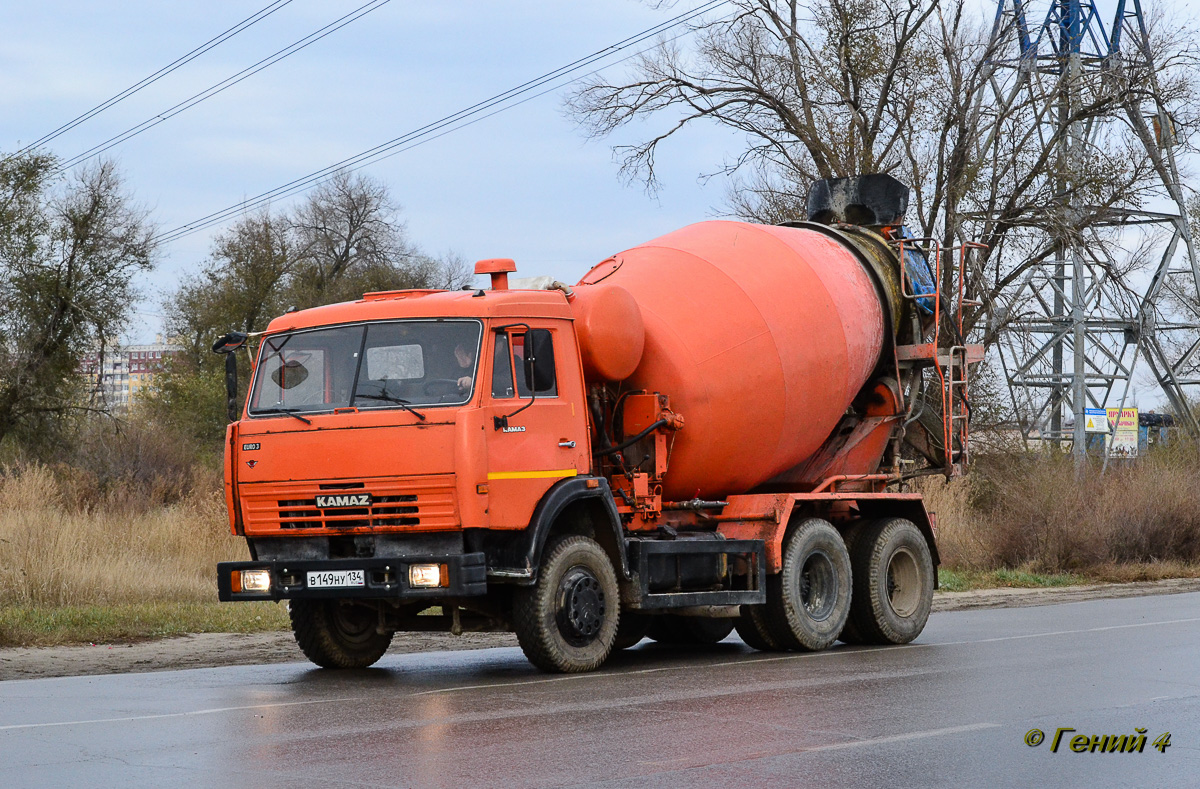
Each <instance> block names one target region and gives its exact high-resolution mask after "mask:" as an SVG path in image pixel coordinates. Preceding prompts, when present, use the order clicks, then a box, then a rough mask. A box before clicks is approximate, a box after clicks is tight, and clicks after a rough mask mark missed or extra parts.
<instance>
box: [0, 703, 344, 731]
mask: <svg viewBox="0 0 1200 789" xmlns="http://www.w3.org/2000/svg"><path fill="white" fill-rule="evenodd" d="M341 701H359V699H314V700H312V701H282V702H279V703H278V704H250V705H247V706H245V707H214V708H212V709H207V710H189V711H188V712H164V713H159V714H156V715H131V716H129V717H127V718H92V719H91V720H82V721H53V722H50V723H13V724H10V725H8V726H0V731H8V730H10V729H44V728H48V727H51V726H83V725H86V724H89V723H126V722H128V721H148V720H157V719H159V718H188V717H191V716H193V715H216V714H218V713H222V712H239V711H241V710H265V709H272V708H275V707H297V706H300V705H303V704H335V703H337V702H341Z"/></svg>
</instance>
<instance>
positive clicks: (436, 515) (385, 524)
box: [241, 475, 458, 535]
mask: <svg viewBox="0 0 1200 789" xmlns="http://www.w3.org/2000/svg"><path fill="white" fill-rule="evenodd" d="M330 491H346V492H353V493H369V494H371V503H370V504H369V505H368V506H365V507H327V508H321V507H318V506H317V503H316V499H317V496H319V495H322V494H327V493H328V492H330ZM241 503H242V519H243V522H244V523H245V527H246V533H247V534H251V535H253V534H266V533H271V532H279V531H314V530H316V531H334V532H345V531H346V530H360V529H365V530H374V529H380V528H383V529H387V530H389V531H391V530H394V529H396V528H405V529H410V530H413V531H436V530H441V529H447V528H454V527H455V526H457V525H458V514H457V511H456V507H455V496H454V477H453V476H449V475H447V476H437V477H402V478H390V479H366V480H357V481H348V480H312V481H304V482H274V483H258V484H247V485H243V486H242V488H241Z"/></svg>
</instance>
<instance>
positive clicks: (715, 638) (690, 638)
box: [649, 614, 733, 645]
mask: <svg viewBox="0 0 1200 789" xmlns="http://www.w3.org/2000/svg"><path fill="white" fill-rule="evenodd" d="M654 619H655V621H654V622H653V623H652V624H651V625H650V632H649V636H650V637H651V638H653V639H654V640H655V641H657V642H659V643H660V644H679V645H708V644H716V643H718V642H720V641H723V640H724V639H725V637H726V636H728V635H729V634H730V633H732V632H733V620H732V619H713V618H709V617H700V616H679V615H677V614H663V615H661V616H657V617H655V618H654Z"/></svg>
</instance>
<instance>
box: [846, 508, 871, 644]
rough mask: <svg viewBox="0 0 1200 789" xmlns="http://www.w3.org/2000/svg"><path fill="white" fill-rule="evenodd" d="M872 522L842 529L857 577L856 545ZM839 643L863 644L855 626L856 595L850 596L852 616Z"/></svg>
mask: <svg viewBox="0 0 1200 789" xmlns="http://www.w3.org/2000/svg"><path fill="white" fill-rule="evenodd" d="M870 523H871V522H870V521H867V520H863V519H861V518H860V519H858V520H854V521H851V522H850V525H848V526H844V527H842V529H841V532H842V541H843V542H845V543H846V551H847V552H848V553H849V554H850V571H851V574H852V575H854V576H855V577H857V572H855V569H854V544H855V542H856V541H857V540H858V535H859V534H861V533H862V530H863V529H864V528H865V527H866V526H868V525H869V524H870ZM838 641H841V642H842V643H843V644H852V645H857V644H862V643H863V637H862V633H860V632H858V628H857V627H855V625H854V595H853V594H851V596H850V616H848V617H846V624H845V625H843V626H842V632H841V633H839V634H838Z"/></svg>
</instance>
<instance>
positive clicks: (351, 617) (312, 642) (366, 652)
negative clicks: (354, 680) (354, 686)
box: [288, 600, 392, 668]
mask: <svg viewBox="0 0 1200 789" xmlns="http://www.w3.org/2000/svg"><path fill="white" fill-rule="evenodd" d="M288 609H289V611H288V615H289V616H290V617H291V620H292V633H294V634H295V636H296V643H297V644H299V645H300V649H301V650H302V651H303V652H304V655H305V657H307V658H308V659H309V660H311V661H312V662H313V663H316V664H317V665H318V666H320V667H322V668H366V667H367V666H369V665H371V664H372V663H374V662H375V661H377V660H379V658H381V657H383V653H384V652H387V648H388V646H389V645H390V644H391V643H392V633H391V632H383V633H380V632H378V630H377V628H376V623H377V617H376V615H375V612H374V611H372V610H371V609H370V608H367V607H365V606H361V605H353V604H351V603H348V602H345V601H342V600H292V601H291V602H290V603H289V605H288Z"/></svg>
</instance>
